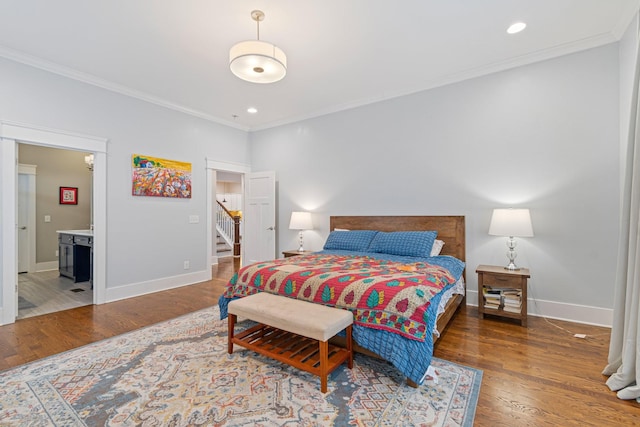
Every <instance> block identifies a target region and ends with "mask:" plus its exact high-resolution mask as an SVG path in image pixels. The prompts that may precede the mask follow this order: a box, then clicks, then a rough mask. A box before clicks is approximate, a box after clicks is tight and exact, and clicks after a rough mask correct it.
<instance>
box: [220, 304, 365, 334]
mask: <svg viewBox="0 0 640 427" xmlns="http://www.w3.org/2000/svg"><path fill="white" fill-rule="evenodd" d="M229 313H230V314H235V315H236V316H240V317H244V318H247V319H251V320H254V321H256V322H260V323H264V324H265V325H269V326H273V327H275V328H278V329H282V330H284V331H288V332H292V333H294V334H298V335H302V336H305V337H307V338H313V339H316V340H319V341H327V340H328V339H329V338H331V337H333V336H335V335H336V334H337V333H338V332H340V331H342V330H343V329H345V328H346V327H347V326H349V325H351V324H352V323H353V314H352V313H351V312H350V311H349V310H343V309H340V308H334V307H326V306H323V305H318V304H314V303H310V302H307V301H300V300H295V299H292V298H287V297H285V296H279V295H273V294H269V293H266V292H258V293H257V294H253V295H249V296H247V297H244V298H239V299H235V300H233V301H231V302H229Z"/></svg>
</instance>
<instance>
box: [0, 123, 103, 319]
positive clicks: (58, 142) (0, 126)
mask: <svg viewBox="0 0 640 427" xmlns="http://www.w3.org/2000/svg"><path fill="white" fill-rule="evenodd" d="M107 142H108V139H106V138H100V137H95V136H90V135H82V134H78V133H74V132H69V131H65V130H59V129H51V128H45V127H41V126H35V125H31V124H25V123H17V122H10V121H0V166H1V170H2V172H1V174H2V175H1V177H2V199H1V200H0V203H1V210H2V224H0V227H1V228H0V235H1V236H2V259H1V260H0V270H2V276H1V277H0V280H1V292H2V301H1V302H2V306H1V308H0V324H2V325H6V324H9V323H14V322H15V319H16V315H17V314H18V307H17V305H16V303H15V292H17V283H18V273H17V270H18V240H17V232H16V231H17V230H16V226H17V222H16V221H17V208H18V200H17V197H18V195H17V181H18V166H17V154H18V152H17V151H18V149H17V146H18V143H24V144H31V145H41V146H46V147H52V148H63V149H68V150H77V151H83V152H89V153H93V154H94V166H93V190H92V197H93V207H94V211H93V221H94V222H93V224H94V229H93V234H94V246H93V261H94V262H93V278H94V282H93V291H94V292H93V303H94V304H103V303H104V302H105V300H106V298H105V297H106V248H107V244H106V238H107V229H106V225H107Z"/></svg>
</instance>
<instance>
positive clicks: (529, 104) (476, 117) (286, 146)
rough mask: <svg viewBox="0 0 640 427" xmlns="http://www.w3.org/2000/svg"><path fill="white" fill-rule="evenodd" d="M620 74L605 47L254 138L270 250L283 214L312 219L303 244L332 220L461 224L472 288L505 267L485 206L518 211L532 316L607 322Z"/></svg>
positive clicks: (613, 49)
mask: <svg viewBox="0 0 640 427" xmlns="http://www.w3.org/2000/svg"><path fill="white" fill-rule="evenodd" d="M618 71H619V67H618V45H617V44H611V45H607V46H604V47H601V48H597V49H592V50H588V51H585V52H582V53H578V54H573V55H569V56H565V57H562V58H559V59H554V60H549V61H545V62H541V63H537V64H533V65H527V66H523V67H520V68H516V69H513V70H509V71H505V72H501V73H497V74H493V75H488V76H484V77H481V78H476V79H473V80H468V81H465V82H461V83H457V84H452V85H449V86H445V87H441V88H437V89H433V90H429V91H425V92H422V93H418V94H414V95H410V96H405V97H401V98H396V99H392V100H389V101H385V102H380V103H377V104H373V105H368V106H365V107H361V108H357V109H353V110H349V111H344V112H340V113H336V114H331V115H327V116H323V117H319V118H315V119H310V120H306V121H303V122H299V123H295V124H291V125H286V126H282V127H278V128H274V129H269V130H264V131H261V132H258V133H255V134H252V136H251V139H252V151H251V158H252V166H253V168H254V169H255V170H266V169H271V170H276V171H278V190H279V199H278V205H279V212H280V214H279V224H278V229H279V233H278V239H279V251H281V250H285V249H290V248H294V247H295V246H296V236H297V233H296V232H295V231H292V230H288V228H287V227H288V220H289V215H290V212H291V211H292V210H299V209H305V210H310V211H312V212H314V213H315V215H314V221H315V226H316V229H315V230H313V231H308V232H306V233H305V238H306V240H305V243H306V244H305V247H308V248H310V249H321V247H322V244H323V242H324V239H325V238H326V236H327V234H328V217H329V216H330V215H341V214H347V215H349V214H353V215H358V214H359V215H394V214H404V215H423V214H424V215H465V216H466V225H467V228H466V230H467V279H468V287H469V289H470V290H471V291H475V290H476V289H477V276H476V275H475V267H476V266H477V265H478V264H497V265H502V264H506V256H505V252H506V246H505V239H504V238H499V237H494V236H489V235H488V234H487V230H488V226H489V219H490V216H491V211H492V209H493V208H496V207H508V206H513V207H527V208H530V209H531V216H532V221H533V227H534V232H535V237H533V238H529V239H520V240H519V246H518V253H519V256H518V259H517V261H518V263H519V264H520V265H521V266H525V267H529V268H530V269H531V274H532V277H531V279H530V282H529V283H530V287H529V291H530V294H529V297H530V298H531V297H534V298H535V299H536V300H537V302H536V304H533V301H531V302H530V303H531V308H530V310H531V311H532V312H534V313H535V312H537V311H540V312H542V313H544V314H546V315H550V316H552V317H557V318H570V319H574V320H578V321H584V322H592V323H608V322H610V308H611V307H612V304H613V303H612V301H613V290H612V289H613V287H612V286H613V283H612V275H613V274H614V272H615V263H616V248H617V231H618V216H619V190H620V189H619V176H620V175H619V174H620V167H619V126H620V125H619V114H618V107H619V78H618ZM354 84H357V82H354ZM472 295H473V296H471V295H470V296H471V303H473V302H474V301H475V298H476V297H475V293H472ZM583 306H586V308H585V307H583ZM594 307H595V309H594ZM598 308H601V310H599V309H598Z"/></svg>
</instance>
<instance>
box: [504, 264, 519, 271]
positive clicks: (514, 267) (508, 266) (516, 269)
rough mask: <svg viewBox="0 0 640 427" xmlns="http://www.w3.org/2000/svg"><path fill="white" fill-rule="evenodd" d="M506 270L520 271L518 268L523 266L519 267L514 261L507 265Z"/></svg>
mask: <svg viewBox="0 0 640 427" xmlns="http://www.w3.org/2000/svg"><path fill="white" fill-rule="evenodd" d="M504 269H505V270H509V271H518V270H522V268H521V267H518V266H517V265H515V264H513V263H509V265H507V266H506V267H505V268H504Z"/></svg>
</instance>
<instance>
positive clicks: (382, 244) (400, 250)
mask: <svg viewBox="0 0 640 427" xmlns="http://www.w3.org/2000/svg"><path fill="white" fill-rule="evenodd" d="M437 235H438V232H437V231H392V232H388V233H387V232H383V231H381V232H379V233H378V234H376V236H375V237H374V238H373V241H372V242H371V244H370V245H369V249H368V251H369V252H377V253H383V254H391V255H401V256H414V257H429V256H431V248H432V247H433V241H434V240H435V239H436V236H437Z"/></svg>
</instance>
